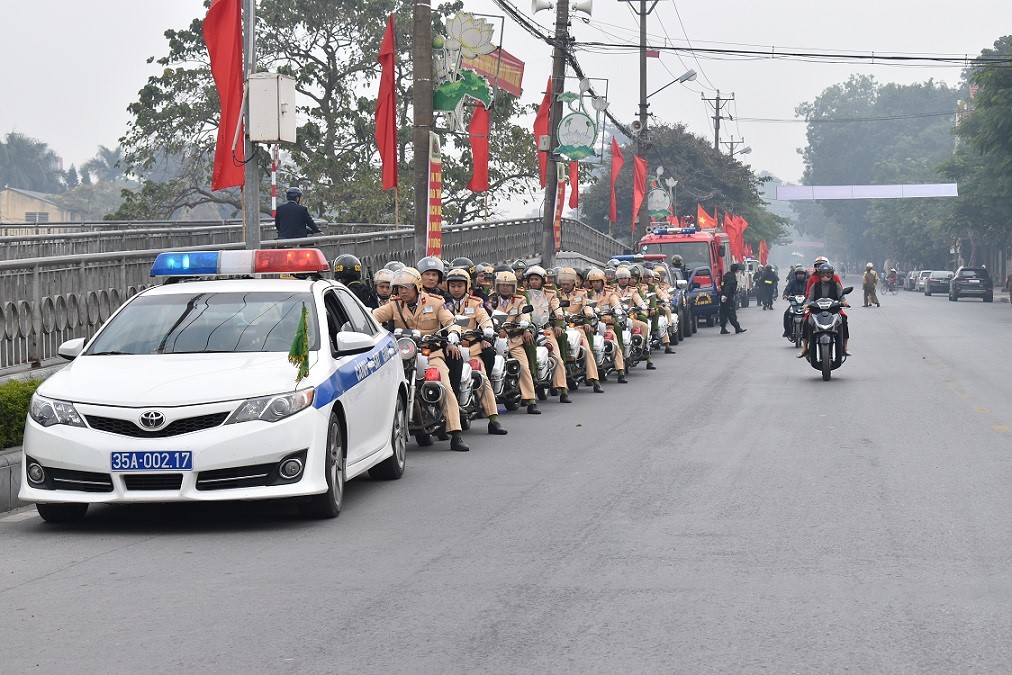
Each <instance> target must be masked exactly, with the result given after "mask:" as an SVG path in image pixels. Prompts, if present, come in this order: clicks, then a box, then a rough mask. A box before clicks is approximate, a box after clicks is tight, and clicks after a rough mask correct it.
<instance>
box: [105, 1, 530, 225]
mask: <svg viewBox="0 0 1012 675" xmlns="http://www.w3.org/2000/svg"><path fill="white" fill-rule="evenodd" d="M461 7H462V3H460V2H452V3H444V4H442V5H439V6H438V7H436V8H434V11H433V17H434V28H435V32H436V33H437V34H438V33H439V32H442V22H443V20H444V19H445V18H446V17H447V16H448V15H450V14H452V13H453V12H455V11H457V10H459V9H460V8H461ZM411 9H412V3H410V2H407V1H406V0H377V1H375V2H361V1H360V0H263V1H262V2H260V3H259V5H258V11H257V38H258V41H257V51H258V54H259V58H258V69H259V70H265V71H273V72H280V73H285V74H288V75H291V76H292V77H294V78H295V79H296V89H297V91H298V92H299V103H300V106H299V109H298V113H299V118H300V120H302V121H303V123H302V124H301V125H300V127H299V129H298V133H297V139H298V140H297V142H296V143H295V144H294V145H291V146H284V147H283V153H282V162H281V169H280V180H281V182H282V183H284V184H296V185H299V186H300V187H302V189H303V190H304V193H305V203H306V205H307V206H308V207H309V208H310V209H311V210H312V211H313V212H314V213H315V214H317V215H319V216H324V217H328V218H333V219H336V220H342V221H359V220H364V221H370V222H392V221H393V220H394V212H395V201H394V200H395V194H394V193H393V192H392V191H390V192H386V193H384V192H383V191H382V190H381V189H380V184H379V182H380V173H379V156H378V151H377V149H376V145H375V141H374V134H375V124H374V121H373V120H374V114H375V107H376V101H375V94H374V93H371V90H370V88H371V87H374V86H375V83H376V81H377V80H378V77H379V64H378V63H377V53H378V51H379V46H380V42H381V40H382V37H383V32H384V28H385V23H386V17H387V15H388V14H389V13H390V12H394V13H395V16H396V19H397V23H398V26H399V27H401V28H402V29H403V28H405V27H407V26H410V25H411ZM402 32H403V30H402ZM165 35H166V38H167V39H168V43H169V53H168V55H166V56H165V57H163V58H160V59H158V60H157V63H158V64H159V65H161V66H162V67H163V71H162V73H161V74H160V75H158V76H156V77H152V78H150V79H149V80H148V82H147V84H146V85H145V86H144V87H143V88H142V89H141V91H140V92H139V94H138V99H137V101H135V102H134V103H133V104H131V105H130V106H129V108H128V110H129V112H130V113H131V115H132V116H133V121H132V122H131V125H130V127H129V130H128V131H127V134H126V135H125V136H124V137H123V138H122V139H121V142H122V144H123V146H124V148H125V159H126V162H125V164H126V166H127V167H128V168H129V170H130V172H131V173H132V174H134V175H137V176H139V177H140V178H141V179H142V183H143V185H144V187H143V188H142V189H141V190H140V191H139V192H138V193H136V194H134V195H132V196H127V197H126V201H125V203H124V205H123V209H121V214H126V213H128V212H129V213H157V214H159V217H167V216H168V213H167V210H168V209H169V208H173V207H175V206H177V205H178V204H180V203H214V202H217V203H225V204H230V205H232V206H234V207H235V208H239V207H240V200H239V193H238V191H222V192H211V191H210V189H209V187H208V185H209V182H210V180H209V176H210V169H211V163H212V157H213V148H214V141H215V136H216V133H217V123H218V116H219V111H218V98H217V94H216V92H215V90H214V86H213V81H212V79H211V75H210V68H209V65H208V57H207V49H206V46H205V44H204V39H203V35H202V19H195V20H193V21H192V22H191V23H190V25H189V26H188V27H187V28H185V29H182V30H169V31H166V34H165ZM403 42H407V41H403ZM409 47H410V45H408V44H399V45H398V48H399V50H400V53H399V59H398V60H399V63H400V66H399V68H398V74H397V77H396V87H397V93H398V102H399V106H398V129H399V132H398V140H399V143H398V148H399V160H400V161H399V165H400V174H401V176H402V180H401V187H400V190H399V194H398V198H399V202H400V206H401V207H402V208H401V216H400V220H401V222H405V221H406V220H408V219H410V218H411V216H412V214H411V208H412V204H413V197H412V192H413V184H412V181H411V180H410V176H411V171H412V168H413V166H412V157H411V154H410V141H411V115H410V112H411V111H410V102H411V97H412V82H411V80H410V72H411V68H410V65H409V64H410V53H409V51H408V49H409ZM152 60H153V59H152ZM517 111H518V108H517V106H516V104H515V102H512V101H509V100H508V97H506V96H501V97H500V100H498V101H496V102H495V112H494V114H493V128H494V129H495V130H496V131H495V133H494V136H493V139H492V141H493V149H492V163H493V166H492V167H491V173H492V174H493V183H494V185H496V186H497V187H499V188H501V189H498V190H495V191H493V192H490V193H489V195H488V200H489V202H490V204H491V205H494V204H495V203H496V202H497V201H498V200H501V199H505V198H508V197H509V195H510V194H513V193H514V192H515V191H516V190H518V189H519V188H517V187H516V186H515V182H516V181H517V180H518V179H516V178H515V177H516V176H518V175H526V176H530V175H532V173H533V172H532V170H531V169H532V166H533V162H532V160H533V154H534V153H533V148H532V147H530V146H531V142H530V134H529V133H527V134H526V135H524V134H522V133H521V130H520V129H519V127H517V126H516V125H515V124H513V122H512V119H513V116H514V115H515V113H516V112H517ZM521 139H522V144H521ZM445 145H446V147H447V148H448V152H447V153H445V154H444V181H445V185H444V194H445V200H446V203H447V209H446V214H447V217H448V218H450V219H452V220H462V219H469V218H473V217H475V216H476V215H477V214H478V213H479V211H480V209H478V208H477V207H476V206H475V205H476V204H477V203H478V202H479V201H480V202H484V198H477V197H473V196H470V195H469V194H467V191H466V183H467V179H466V178H465V177H464V172H463V171H462V170H458V169H460V168H461V167H462V166H465V165H468V164H469V156H468V155H467V153H466V150H464V149H463V146H466V135H465V136H463V137H459V136H458V137H453V138H450V139H448V140H447V141H446V142H445ZM164 154H169V155H171V156H173V157H176V158H178V159H179V160H180V164H179V167H180V169H181V170H180V171H179V172H177V173H175V174H174V175H172V177H171V178H168V179H165V178H164V177H163V178H162V179H161V180H160V179H159V178H158V177H156V176H154V175H153V174H152V170H153V168H154V167H155V166H156V165H157V164H158V162H159V160H160V158H161V157H162V156H163V155H164ZM266 154H267V153H266V152H264V151H262V150H261V151H260V152H259V153H258V156H257V158H256V161H258V162H260V164H261V167H262V168H263V170H264V171H263V174H262V175H263V176H264V181H265V183H264V185H265V187H266V181H267V179H268V178H269V174H268V173H267V169H268V157H267V156H266ZM469 168H470V167H469V166H468V171H469ZM468 175H469V173H468ZM159 182H161V183H162V185H158V186H151V187H148V183H159ZM261 192H262V194H264V195H265V197H264V199H263V201H262V205H261V208H262V210H263V211H264V212H267V210H268V207H267V204H268V202H267V199H266V190H262V191H261ZM151 199H153V200H155V201H149V200H151Z"/></svg>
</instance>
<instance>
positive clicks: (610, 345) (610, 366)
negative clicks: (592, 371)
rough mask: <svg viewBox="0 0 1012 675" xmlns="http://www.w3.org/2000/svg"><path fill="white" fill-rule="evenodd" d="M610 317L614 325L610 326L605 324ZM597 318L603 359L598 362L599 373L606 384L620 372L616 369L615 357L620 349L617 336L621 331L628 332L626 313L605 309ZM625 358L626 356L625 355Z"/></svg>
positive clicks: (624, 336) (619, 310)
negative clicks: (611, 376)
mask: <svg viewBox="0 0 1012 675" xmlns="http://www.w3.org/2000/svg"><path fill="white" fill-rule="evenodd" d="M608 316H610V317H612V324H611V325H610V326H609V325H608V324H606V323H604V318H605V317H608ZM597 317H598V324H597V336H595V337H600V338H601V343H602V349H601V358H600V359H598V361H597V372H598V375H599V376H600V378H601V381H602V382H606V381H607V380H608V376H609V375H611V374H612V373H615V372H618V369H617V368H616V367H615V356H616V354H617V353H618V349H619V346H618V340H617V338H616V336H617V335H618V332H619V331H623V332H625V331H626V330H627V329H626V325H625V323H626V321H625V312H623V311H622V310H621V309H605V310H601V311H600V312H598V313H597ZM622 337H623V338H626V337H627V335H626V334H623V336H622ZM623 344H624V343H623ZM623 356H625V354H624V353H623Z"/></svg>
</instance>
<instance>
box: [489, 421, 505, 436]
mask: <svg viewBox="0 0 1012 675" xmlns="http://www.w3.org/2000/svg"><path fill="white" fill-rule="evenodd" d="M488 433H489V434H491V435H492V436H505V435H506V434H508V433H509V432H508V431H506V430H505V429H503V427H502V425H501V424H499V420H491V421H490V422H489V423H488Z"/></svg>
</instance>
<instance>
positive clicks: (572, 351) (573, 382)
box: [560, 300, 604, 390]
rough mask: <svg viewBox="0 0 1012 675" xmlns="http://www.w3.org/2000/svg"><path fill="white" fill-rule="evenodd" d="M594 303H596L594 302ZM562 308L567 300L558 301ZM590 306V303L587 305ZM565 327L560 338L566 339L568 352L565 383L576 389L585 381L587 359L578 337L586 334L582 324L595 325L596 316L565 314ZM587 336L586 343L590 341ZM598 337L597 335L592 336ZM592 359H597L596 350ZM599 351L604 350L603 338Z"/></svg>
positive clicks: (567, 304)
mask: <svg viewBox="0 0 1012 675" xmlns="http://www.w3.org/2000/svg"><path fill="white" fill-rule="evenodd" d="M595 304H596V303H595ZM560 306H561V307H563V308H566V307H569V301H568V300H563V301H562V302H561V303H560ZM587 306H588V307H589V306H590V303H588V305H587ZM565 321H566V327H565V328H564V329H563V331H562V339H563V340H565V341H566V345H567V346H568V347H569V350H568V354H567V355H566V383H567V386H568V387H569V388H570V389H571V390H572V389H577V388H578V387H579V386H580V384H585V383H586V382H587V361H586V354H585V353H584V347H583V340H581V339H580V338H581V337H583V336H584V335H586V333H584V332H583V329H582V328H581V327H582V326H586V325H597V316H596V315H595V316H594V317H593V318H592V317H589V316H587V315H585V314H569V313H567V314H565ZM587 337H588V343H589V342H590V340H589V338H590V336H587ZM594 337H595V338H596V337H599V336H594ZM594 351H595V354H594V359H595V361H597V353H596V350H594ZM601 351H602V352H603V351H604V339H603V338H602V339H601Z"/></svg>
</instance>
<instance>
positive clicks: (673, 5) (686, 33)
mask: <svg viewBox="0 0 1012 675" xmlns="http://www.w3.org/2000/svg"><path fill="white" fill-rule="evenodd" d="M671 6H672V7H673V8H674V10H675V16H676V17H678V25H679V26H681V27H682V35H684V36H685V44H687V45H689V49H688V50H687V51H688V52H689V53H690V54H692V58H693V59H694V60H695V61H696V65H697V66H699V74H700V75H702V76H703V79H705V80H706V81H707V82H708V83H709V85H710V89H712V90H714V91H716V90H717V87H716V85H714V84H713V82H710V78H709V77H707V76H706V73H705V72H704V71H703V64H701V63H700V62H699V59H698V58H696V52H695V51H694V50H693V49H692V43H691V42H689V33H688V32H687V31H686V30H685V24H684V23H683V22H682V15H681V13H680V12H679V11H678V5H676V4H675V0H671ZM676 53H677V52H676Z"/></svg>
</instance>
